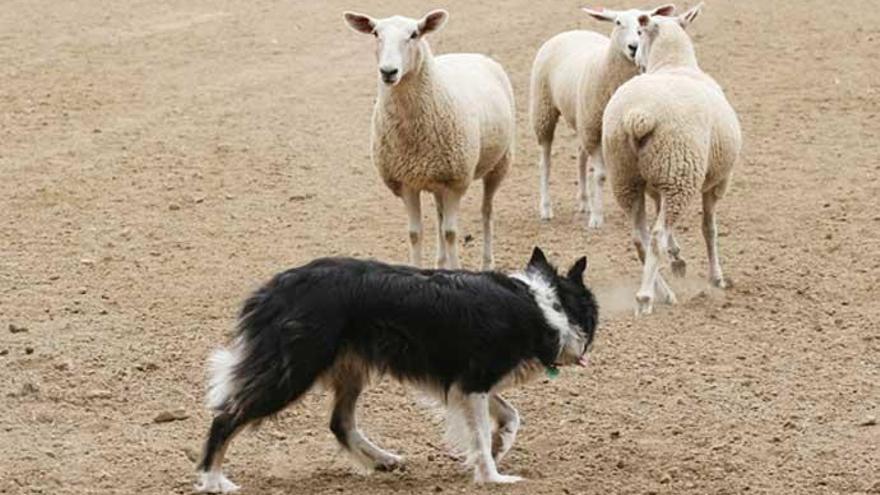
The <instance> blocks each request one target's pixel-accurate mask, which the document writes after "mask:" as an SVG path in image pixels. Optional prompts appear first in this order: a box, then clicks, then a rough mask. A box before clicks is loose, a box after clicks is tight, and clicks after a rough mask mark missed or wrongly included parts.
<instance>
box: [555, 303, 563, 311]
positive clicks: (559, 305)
mask: <svg viewBox="0 0 880 495" xmlns="http://www.w3.org/2000/svg"><path fill="white" fill-rule="evenodd" d="M553 311H562V305H561V304H559V303H553Z"/></svg>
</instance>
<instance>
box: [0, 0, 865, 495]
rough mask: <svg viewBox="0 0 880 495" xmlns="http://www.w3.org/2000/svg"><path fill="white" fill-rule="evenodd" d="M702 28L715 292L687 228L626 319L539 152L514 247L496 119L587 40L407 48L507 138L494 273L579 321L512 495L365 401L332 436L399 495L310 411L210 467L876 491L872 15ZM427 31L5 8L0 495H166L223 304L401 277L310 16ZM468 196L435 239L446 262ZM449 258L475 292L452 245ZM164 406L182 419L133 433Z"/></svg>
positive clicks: (433, 485) (401, 246)
mask: <svg viewBox="0 0 880 495" xmlns="http://www.w3.org/2000/svg"><path fill="white" fill-rule="evenodd" d="M709 3H710V4H709V6H708V8H707V9H706V11H705V12H704V14H703V16H702V17H701V18H700V20H699V21H698V22H697V24H696V25H695V26H694V29H693V35H694V36H695V39H696V42H697V46H698V50H699V56H700V60H701V63H702V65H703V67H704V69H705V70H707V71H708V72H710V73H711V74H713V75H714V76H715V77H716V78H717V79H718V80H719V81H720V82H721V83H722V84H723V85H724V86H725V88H726V89H727V92H728V95H729V97H730V99H731V101H732V102H733V104H734V106H735V107H736V108H737V109H738V111H739V113H740V116H741V119H742V122H743V127H744V132H745V135H746V138H747V145H746V151H745V159H744V160H743V161H742V163H741V164H740V167H739V169H738V171H737V180H736V182H735V185H734V186H733V188H732V191H731V193H730V196H729V198H728V199H727V200H726V201H724V202H723V203H722V205H721V207H720V223H721V230H722V236H723V237H722V239H721V242H722V244H721V249H722V254H723V261H724V265H725V268H726V271H727V274H728V275H729V276H730V277H731V278H732V279H733V280H734V281H735V283H736V285H735V288H734V289H732V290H730V291H728V292H726V293H720V292H713V291H707V290H704V289H705V285H706V284H705V283H704V276H705V273H706V262H705V252H704V248H703V243H702V239H701V236H700V234H699V224H698V208H697V206H696V205H694V208H693V214H692V215H691V216H689V217H688V218H687V219H686V220H685V222H684V223H683V225H684V226H685V227H684V228H685V229H686V230H685V231H684V232H683V233H682V235H681V240H682V241H683V247H684V252H685V254H686V256H687V258H688V259H689V260H690V261H691V270H690V275H689V278H687V279H686V280H684V281H677V282H675V286H676V288H678V290H679V292H680V295H681V296H682V304H681V305H680V306H678V307H675V308H661V309H660V311H659V312H658V314H656V315H654V316H652V317H650V318H645V319H638V320H636V319H634V318H633V316H632V315H631V310H632V308H631V302H630V301H631V299H632V291H633V290H634V288H635V285H636V282H637V280H638V276H639V267H638V265H637V262H636V259H635V255H634V252H633V249H632V248H631V245H630V241H629V229H628V227H627V226H626V224H625V221H624V216H623V214H622V212H620V211H619V210H618V209H617V208H616V206H615V205H614V204H613V202H611V201H610V193H609V203H608V204H609V207H608V211H609V218H608V220H609V221H608V224H607V227H606V228H604V229H603V230H601V231H600V232H595V233H594V232H589V233H588V232H586V231H585V229H584V228H583V223H584V219H583V218H582V216H580V215H578V214H577V213H576V212H575V201H574V193H575V186H574V182H575V176H576V173H575V159H574V153H575V143H574V140H573V139H572V137H571V136H572V133H571V132H570V131H568V130H565V131H561V132H560V134H559V138H558V142H559V144H558V146H557V148H556V152H555V157H556V167H555V169H554V178H553V192H554V199H555V210H556V219H555V220H554V221H552V222H551V223H541V222H540V221H539V220H538V211H537V204H538V198H537V171H536V165H535V162H536V157H537V153H536V149H537V146H536V144H535V142H534V139H533V137H532V136H530V133H529V132H528V131H527V130H528V127H527V115H526V112H525V111H524V109H525V108H526V103H527V101H526V98H527V89H528V88H527V85H528V72H529V68H530V66H531V61H532V57H533V56H534V53H535V51H536V50H537V48H538V47H539V46H540V44H541V43H542V41H543V40H545V39H547V38H549V37H550V36H552V35H553V34H555V33H557V32H559V31H563V30H566V29H572V28H577V27H582V28H589V29H598V30H601V31H607V27H606V26H603V25H598V24H597V23H594V22H592V21H590V20H588V19H587V18H586V16H584V15H582V14H580V13H579V12H578V10H577V7H578V6H579V5H580V4H579V2H576V1H574V0H564V1H543V2H540V5H539V4H538V3H536V2H535V1H534V0H508V1H504V2H484V3H479V2H469V1H464V0H449V1H447V2H446V3H445V6H446V7H447V8H448V9H449V10H450V11H451V12H452V19H451V21H450V22H449V24H448V26H447V28H446V30H445V31H444V32H443V33H442V34H440V35H438V36H436V37H435V40H434V42H433V47H434V49H435V51H436V52H437V53H444V52H452V51H478V52H485V53H489V54H491V55H492V56H493V57H495V58H497V59H498V60H499V61H500V62H501V63H502V64H503V65H504V66H505V67H506V68H507V70H508V72H509V74H510V75H511V78H512V80H513V83H514V86H515V90H516V94H517V102H518V106H519V109H520V111H519V116H518V120H519V136H518V138H519V142H518V157H517V161H516V165H515V168H514V169H513V170H512V171H511V173H510V175H509V177H508V179H507V181H506V183H505V184H504V185H503V187H502V189H501V191H500V193H499V196H498V201H497V210H496V211H497V215H498V221H497V237H496V239H497V244H496V245H497V251H496V255H497V259H498V264H499V268H500V269H503V270H514V269H517V268H519V267H520V266H521V265H522V264H523V263H524V262H525V261H526V259H527V257H528V253H529V252H530V249H531V247H532V246H533V245H535V244H539V245H541V246H544V247H545V248H546V249H547V251H548V252H549V254H550V255H551V256H552V257H553V258H554V259H556V260H559V262H560V263H562V262H565V263H569V262H570V261H572V260H574V259H575V258H576V257H577V256H579V255H582V254H587V255H588V256H589V258H590V260H591V263H592V266H591V272H590V274H589V279H590V282H591V283H592V284H593V286H594V287H595V289H596V291H597V292H598V294H599V296H600V298H601V301H602V303H603V308H604V313H603V324H602V328H601V335H600V337H599V341H598V343H597V345H596V348H595V353H594V355H593V359H592V363H593V367H592V368H591V369H589V370H588V371H586V372H581V373H578V372H569V371H566V372H563V374H562V376H561V377H560V378H559V379H557V380H553V381H544V382H537V383H534V384H532V385H530V386H527V387H525V388H522V389H520V390H517V391H514V392H512V393H511V394H510V397H511V399H512V401H513V402H514V403H516V404H517V405H518V406H519V408H520V412H521V413H522V415H523V417H524V424H523V428H522V430H521V436H520V438H519V441H518V443H517V445H516V447H515V448H514V450H513V452H512V453H511V455H510V456H509V457H508V458H507V459H506V460H505V461H504V463H503V465H502V468H503V470H505V471H507V472H510V473H514V474H520V475H522V476H525V477H527V478H529V481H528V482H526V483H523V484H521V485H517V486H515V487H505V488H503V489H501V488H474V487H472V486H471V485H470V484H469V475H468V474H467V473H464V472H462V471H461V470H460V469H459V467H458V466H457V464H456V462H455V461H454V460H452V459H450V458H449V457H447V456H446V455H445V454H444V452H443V450H442V449H441V448H440V445H441V435H440V430H439V429H438V428H437V427H435V426H434V425H433V424H432V423H431V421H430V417H429V416H428V415H426V414H425V413H424V412H423V411H422V410H421V409H420V408H419V407H418V406H417V405H416V404H415V402H414V401H413V400H412V398H411V397H410V396H409V395H408V394H407V392H405V391H404V390H403V389H402V388H401V387H399V386H397V385H395V384H393V383H388V382H385V383H382V384H380V385H379V386H377V387H376V388H375V389H374V390H373V391H372V392H371V393H370V394H369V395H368V396H367V398H366V401H365V403H364V405H363V409H362V416H363V421H362V422H363V424H364V425H365V429H366V430H367V431H368V432H369V433H370V434H371V436H372V437H373V438H374V439H375V440H376V441H377V442H378V443H380V444H382V445H385V446H387V447H388V448H391V449H395V450H398V451H400V452H402V453H404V454H405V455H406V456H407V457H408V462H409V464H408V469H407V470H406V471H405V472H403V473H394V474H387V475H386V474H381V475H380V474H376V475H373V476H362V475H361V474H359V473H357V472H356V471H355V470H353V469H352V468H351V467H350V464H349V462H348V461H347V459H345V458H344V457H343V456H341V455H339V453H338V451H337V447H336V445H335V443H334V440H333V438H332V435H331V434H330V432H329V431H328V429H327V427H326V424H327V422H328V403H327V397H326V396H324V395H322V394H315V395H312V396H310V397H309V398H308V399H307V400H305V401H304V402H303V403H302V404H301V405H299V406H298V407H295V408H292V409H290V410H288V411H286V412H285V413H283V414H282V415H281V416H280V418H279V419H278V420H277V421H276V422H272V423H270V424H267V425H266V426H265V427H264V428H263V429H261V430H260V431H258V432H256V433H246V434H244V435H242V436H241V437H240V438H239V439H238V440H237V441H236V442H235V443H234V445H233V447H232V449H231V451H230V453H229V459H228V463H227V467H228V471H229V473H230V475H231V477H233V479H234V480H236V481H238V482H240V483H241V484H242V485H243V486H244V488H245V491H244V493H247V494H257V493H279V494H280V493H346V492H347V493H371V494H373V493H409V492H415V493H425V492H441V493H442V492H447V493H448V492H462V493H464V492H505V493H508V492H509V493H522V494H527V493H528V494H550V493H554V494H555V493H560V492H562V493H594V494H609V493H747V492H748V493H798V494H804V493H880V426H877V424H876V423H877V421H878V416H880V407H878V397H880V306H878V304H877V302H876V300H875V299H873V296H872V294H876V293H877V291H878V290H880V208H878V206H880V201H878V197H880V162H878V157H880V139H878V136H880V116H878V113H880V65H878V63H877V58H876V52H877V46H878V42H880V29H878V27H877V26H878V24H880V14H878V10H877V5H876V2H873V1H870V0H850V1H848V2H846V8H843V7H840V8H829V4H828V2H820V1H817V0H804V1H797V2H796V1H774V2H767V1H758V0H737V1H736V2H734V1H721V0H715V1H710V2H709ZM622 4H623V2H618V1H612V2H609V6H621V5H622ZM431 6H433V4H431V5H429V4H425V3H422V2H411V1H402V0H386V1H381V2H380V1H378V0H358V1H355V2H339V1H336V0H334V1H325V2H306V1H304V0H301V1H293V2H270V1H267V0H254V1H251V2H235V1H229V0H219V1H217V0H212V1H207V0H185V1H184V0H170V1H167V2H154V1H144V0H130V1H128V2H101V1H96V0H83V1H80V2H52V1H47V0H40V1H32V0H9V1H7V2H5V3H4V8H3V9H2V10H3V14H2V15H0V253H2V255H0V324H2V327H0V370H2V371H0V493H4V494H5V493H9V494H31V493H58V494H63V493H125V494H129V493H150V494H153V493H156V494H165V493H188V492H189V491H190V487H191V484H192V481H193V470H194V464H193V460H192V459H193V457H194V455H195V453H196V452H197V451H198V449H199V448H200V446H201V442H202V438H203V435H204V434H205V430H206V427H207V422H208V420H209V415H208V413H207V412H206V411H205V410H204V408H203V406H202V396H203V388H204V366H203V365H204V361H205V358H206V356H207V354H208V352H209V350H210V349H211V348H212V347H213V346H216V345H218V344H219V343H221V342H223V341H224V339H225V336H226V335H228V333H229V331H230V329H231V327H232V325H233V323H234V320H233V317H234V315H235V313H236V311H237V308H238V305H239V304H240V301H241V300H242V298H243V297H244V296H245V295H246V294H247V293H248V291H250V290H251V289H253V288H254V287H255V286H256V285H257V284H259V283H260V282H262V281H263V280H265V279H266V278H267V277H268V276H270V275H271V274H272V273H274V272H275V271H278V270H279V269H282V268H284V267H288V266H292V265H296V264H299V263H302V262H305V261H307V260H309V259H311V258H314V257H318V256H325V255H332V254H345V255H357V256H370V257H376V258H379V259H384V260H392V261H404V260H406V258H407V246H406V242H407V241H406V235H405V231H404V226H405V216H404V213H403V208H402V205H401V204H399V201H398V200H397V199H395V198H394V197H393V196H392V195H391V194H390V193H389V192H388V191H387V190H386V189H385V188H384V186H383V185H382V184H381V181H380V180H379V179H378V177H377V174H376V173H375V171H374V169H373V167H372V165H371V164H370V161H369V146H368V142H369V132H368V126H369V115H370V111H371V104H372V101H373V98H374V93H375V82H374V77H375V76H374V73H375V65H374V62H373V55H372V44H371V39H370V38H367V37H363V36H358V35H356V34H354V33H351V32H350V31H349V30H348V29H346V28H345V27H344V25H343V23H342V21H341V16H340V13H341V11H342V10H344V9H346V8H354V9H357V10H361V11H366V12H370V13H373V14H375V15H379V16H381V15H387V14H392V13H398V12H399V13H405V14H408V15H411V16H415V15H420V14H422V13H423V12H425V11H426V10H428V8H429V7H431ZM474 192H476V190H475V191H474ZM478 197H479V195H478V194H470V195H469V196H468V199H467V202H466V205H465V218H464V223H463V234H470V235H473V236H474V237H475V238H476V239H479V238H480V231H479V218H478V217H479V214H478V203H477V199H478ZM429 205H430V202H429V200H428V199H426V207H425V208H424V209H425V211H431V210H432V208H430V207H429ZM427 217H428V215H427V214H426V222H427V223H426V225H428V226H429V230H428V232H427V238H428V239H433V234H432V233H431V232H432V230H431V229H433V221H432V219H430V218H427ZM432 253H433V247H432V246H429V249H428V250H427V252H426V254H427V255H428V256H429V257H432V256H433V254H432ZM462 253H463V260H464V263H465V264H466V266H468V267H476V266H477V265H478V260H479V242H478V241H476V242H470V243H466V244H465V245H464V246H463V248H462ZM10 325H11V328H10ZM22 328H23V330H22ZM176 409H182V411H180V413H182V414H181V415H182V416H186V418H185V419H183V420H179V421H172V422H166V423H156V422H154V418H155V417H156V416H157V415H159V414H160V413H162V412H163V411H174V410H176Z"/></svg>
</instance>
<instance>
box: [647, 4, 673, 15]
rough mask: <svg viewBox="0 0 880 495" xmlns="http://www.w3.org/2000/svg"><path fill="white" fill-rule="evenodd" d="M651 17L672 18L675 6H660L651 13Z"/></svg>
mask: <svg viewBox="0 0 880 495" xmlns="http://www.w3.org/2000/svg"><path fill="white" fill-rule="evenodd" d="M651 15H662V16H663V17H672V16H674V15H675V5H672V4H671V3H668V4H666V5H661V6H660V7H657V8H656V9H654V10H652V11H651Z"/></svg>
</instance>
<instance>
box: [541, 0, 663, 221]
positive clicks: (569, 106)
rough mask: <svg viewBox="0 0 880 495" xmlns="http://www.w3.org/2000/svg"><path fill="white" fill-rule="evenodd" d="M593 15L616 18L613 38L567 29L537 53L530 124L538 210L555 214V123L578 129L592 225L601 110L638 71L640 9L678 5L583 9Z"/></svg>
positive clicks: (546, 216) (597, 209) (599, 180)
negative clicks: (536, 148) (536, 157)
mask: <svg viewBox="0 0 880 495" xmlns="http://www.w3.org/2000/svg"><path fill="white" fill-rule="evenodd" d="M583 10H584V11H585V12H586V13H587V14H589V15H590V16H592V17H593V18H595V19H598V20H600V21H605V22H613V23H614V29H613V30H612V31H611V38H610V39H609V38H608V37H606V36H604V35H601V34H599V33H595V32H593V31H567V32H564V33H561V34H558V35H556V36H554V37H553V38H550V39H549V40H548V41H547V42H546V43H544V45H543V46H541V49H540V50H538V54H537V55H536V56H535V62H534V64H533V66H532V76H531V94H530V107H531V108H530V115H531V123H532V128H533V129H534V132H535V136H536V137H537V140H538V144H539V145H540V146H541V157H540V161H539V164H538V166H539V169H540V190H541V203H540V214H541V218H542V219H543V220H550V219H552V218H553V207H552V205H551V202H550V191H549V187H550V184H549V183H550V151H551V147H552V145H553V135H554V132H555V130H556V124H557V122H558V121H559V117H560V116H561V117H562V118H563V119H565V121H566V122H567V123H568V124H569V125H570V126H571V127H572V128H574V129H575V131H576V132H577V134H578V138H579V140H580V146H579V152H578V173H579V179H580V180H579V183H578V199H579V203H580V204H579V210H580V211H582V212H584V211H586V210H587V203H588V201H589V211H590V216H589V221H588V227H590V228H598V227H600V226H601V225H602V223H603V214H602V185H603V184H604V182H605V172H604V167H603V165H602V153H601V149H600V144H601V142H600V141H601V135H602V111H603V110H604V109H605V104H606V103H608V99H609V98H611V95H612V94H613V93H614V90H616V89H617V87H618V86H620V85H621V84H623V83H624V82H626V81H627V80H629V79H630V78H632V77H634V76H636V75H637V74H638V69H637V67H636V65H635V54H636V49H637V48H638V40H639V38H638V34H637V30H638V18H639V16H640V15H643V14H648V15H658V14H662V15H672V14H673V13H674V12H675V6H674V5H663V6H661V7H657V8H655V9H653V10H651V11H643V10H626V11H614V10H603V9H595V10H594V9H588V8H585V9H583ZM588 159H589V163H590V168H591V171H592V173H591V174H590V194H589V196H588V195H587V160H588Z"/></svg>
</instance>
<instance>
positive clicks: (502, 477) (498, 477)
mask: <svg viewBox="0 0 880 495" xmlns="http://www.w3.org/2000/svg"><path fill="white" fill-rule="evenodd" d="M523 480H524V478H522V477H520V476H513V475H509V474H500V473H495V474H493V475H491V476H485V477H482V478H481V479H478V480H477V483H494V484H499V485H501V484H504V485H509V484H511V483H519V482H520V481H523Z"/></svg>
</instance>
